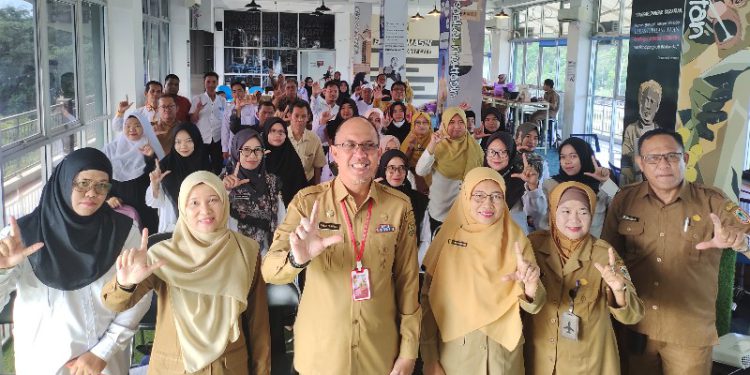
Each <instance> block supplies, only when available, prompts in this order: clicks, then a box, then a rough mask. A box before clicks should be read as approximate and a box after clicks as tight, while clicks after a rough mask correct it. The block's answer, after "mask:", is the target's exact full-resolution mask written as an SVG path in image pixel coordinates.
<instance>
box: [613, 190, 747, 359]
mask: <svg viewBox="0 0 750 375" xmlns="http://www.w3.org/2000/svg"><path fill="white" fill-rule="evenodd" d="M738 209H739V208H738V207H737V205H736V204H735V203H734V202H732V201H730V200H729V199H727V198H726V197H724V195H723V194H722V193H721V192H720V191H719V190H717V189H714V188H711V187H707V186H704V185H701V184H694V183H688V182H683V184H682V187H681V188H680V193H679V196H678V198H677V200H676V201H674V202H672V203H670V204H666V205H665V204H664V203H662V202H661V201H660V200H659V199H658V198H657V197H656V195H655V194H654V193H653V192H652V191H651V188H650V187H649V185H648V182H641V183H640V184H637V185H631V186H628V187H625V188H624V189H623V190H621V191H620V192H619V193H617V195H615V197H614V199H613V200H612V203H611V204H610V205H609V212H608V213H607V218H606V220H605V222H604V231H603V232H602V239H603V240H605V241H607V242H609V243H610V244H612V246H613V247H614V248H615V250H617V251H618V252H619V253H620V256H622V258H623V260H624V261H625V264H626V265H627V267H628V269H629V270H630V274H631V276H632V279H633V284H635V287H636V288H637V289H638V292H639V296H640V297H641V298H642V299H643V302H644V304H645V306H646V314H645V316H644V317H643V320H641V322H640V323H638V324H637V325H636V326H635V327H634V329H635V330H636V331H638V332H640V333H643V334H646V335H648V336H649V338H650V339H652V340H658V341H664V342H668V343H674V344H679V345H684V346H711V345H716V344H717V343H718V336H717V333H716V325H715V323H716V294H717V292H718V279H719V260H720V259H721V250H718V249H709V250H696V249H695V245H697V244H698V243H700V242H703V241H709V240H711V238H712V237H713V224H712V222H711V218H710V217H709V213H711V212H713V213H714V214H716V215H718V216H719V217H720V218H721V222H722V223H723V224H724V225H730V224H731V225H734V226H740V225H741V226H742V227H743V228H744V232H745V233H748V232H750V224H748V223H745V224H742V223H741V222H740V220H741V219H738V218H739V217H741V216H742V215H741V214H739V213H737V211H736V210H738ZM686 219H688V221H687V224H688V225H687V227H685V223H686Z"/></svg>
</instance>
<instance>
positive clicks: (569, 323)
mask: <svg viewBox="0 0 750 375" xmlns="http://www.w3.org/2000/svg"><path fill="white" fill-rule="evenodd" d="M580 325H581V318H580V317H578V316H577V315H576V314H573V313H572V312H570V311H566V312H564V313H563V314H562V316H561V317H560V336H562V337H565V338H566V339H570V340H575V341H578V335H579V332H580V331H579V330H580Z"/></svg>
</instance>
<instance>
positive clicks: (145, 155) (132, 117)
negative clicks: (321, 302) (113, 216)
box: [102, 111, 163, 233]
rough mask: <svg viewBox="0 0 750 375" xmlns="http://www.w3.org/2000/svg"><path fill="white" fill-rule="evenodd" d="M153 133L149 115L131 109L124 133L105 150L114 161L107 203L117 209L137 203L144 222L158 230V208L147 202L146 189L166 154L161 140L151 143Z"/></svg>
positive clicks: (136, 205) (150, 227)
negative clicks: (152, 173) (158, 155)
mask: <svg viewBox="0 0 750 375" xmlns="http://www.w3.org/2000/svg"><path fill="white" fill-rule="evenodd" d="M150 134H153V128H152V127H151V123H149V122H148V119H147V118H146V117H145V116H143V115H142V114H140V113H138V112H136V111H129V112H128V113H126V114H125V124H124V126H123V128H122V133H120V134H119V135H118V136H117V138H115V140H114V141H112V142H110V143H108V144H107V145H105V146H104V149H102V151H103V152H104V154H105V155H107V157H108V158H109V160H110V161H111V162H112V171H113V173H112V190H111V191H110V194H109V196H108V197H109V199H107V203H108V204H109V205H110V207H112V208H115V209H116V208H118V207H120V206H121V205H123V204H125V205H128V206H131V207H133V208H134V209H135V210H136V211H137V212H138V216H140V219H141V226H142V227H144V228H148V230H149V232H151V233H156V232H157V230H158V225H159V218H158V216H157V215H156V212H157V211H156V210H155V209H153V208H151V207H149V206H147V205H146V189H148V187H149V185H150V183H151V180H150V179H149V173H150V172H151V171H152V170H153V169H154V164H155V163H154V160H155V158H156V155H157V154H158V153H161V154H162V155H163V151H162V150H161V145H160V144H159V143H158V142H155V143H153V144H154V145H155V146H153V145H152V144H149V139H150V138H152V137H151V136H150ZM155 137H156V136H154V137H153V138H154V139H155ZM154 147H156V148H158V150H155V148H154ZM157 151H158V152H157Z"/></svg>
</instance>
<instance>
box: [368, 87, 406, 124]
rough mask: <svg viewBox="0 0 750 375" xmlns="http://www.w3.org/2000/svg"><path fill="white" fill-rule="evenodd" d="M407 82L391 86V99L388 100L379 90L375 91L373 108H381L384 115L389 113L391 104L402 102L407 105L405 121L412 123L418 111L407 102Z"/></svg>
mask: <svg viewBox="0 0 750 375" xmlns="http://www.w3.org/2000/svg"><path fill="white" fill-rule="evenodd" d="M406 90H407V86H406V82H402V81H396V82H393V84H391V99H390V100H386V99H387V98H385V97H384V96H383V93H382V92H381V91H379V90H376V91H375V99H374V100H373V101H372V106H373V108H380V110H382V111H383V113H389V112H388V108H389V107H390V106H391V104H393V103H396V102H402V103H404V104H405V105H406V115H405V119H406V121H407V122H409V123H411V118H412V116H413V115H414V113H416V111H417V110H416V109H415V108H414V106H413V105H411V103H408V102H407V100H406Z"/></svg>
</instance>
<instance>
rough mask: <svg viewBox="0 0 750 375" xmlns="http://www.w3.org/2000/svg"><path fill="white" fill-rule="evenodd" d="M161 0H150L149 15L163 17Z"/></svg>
mask: <svg viewBox="0 0 750 375" xmlns="http://www.w3.org/2000/svg"><path fill="white" fill-rule="evenodd" d="M160 10H161V0H149V6H148V15H149V16H151V17H157V18H158V17H161V14H160Z"/></svg>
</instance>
